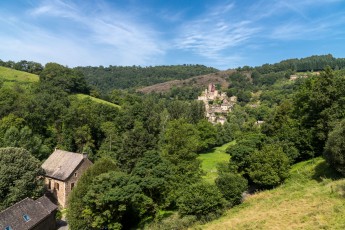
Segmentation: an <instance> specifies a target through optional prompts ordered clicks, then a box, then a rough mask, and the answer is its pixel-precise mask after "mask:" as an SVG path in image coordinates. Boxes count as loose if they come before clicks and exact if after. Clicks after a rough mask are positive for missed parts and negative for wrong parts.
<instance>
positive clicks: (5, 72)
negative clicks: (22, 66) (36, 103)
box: [0, 66, 39, 86]
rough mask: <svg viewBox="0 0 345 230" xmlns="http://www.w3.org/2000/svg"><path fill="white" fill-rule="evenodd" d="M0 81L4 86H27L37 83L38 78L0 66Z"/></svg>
mask: <svg viewBox="0 0 345 230" xmlns="http://www.w3.org/2000/svg"><path fill="white" fill-rule="evenodd" d="M0 80H1V81H3V83H4V86H11V85H13V84H14V83H20V84H27V83H33V82H37V81H38V80H39V77H38V76H37V75H35V74H31V73H26V72H22V71H18V70H14V69H10V68H6V67H2V66H0Z"/></svg>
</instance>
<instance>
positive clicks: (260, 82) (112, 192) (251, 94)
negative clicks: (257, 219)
mask: <svg viewBox="0 0 345 230" xmlns="http://www.w3.org/2000/svg"><path fill="white" fill-rule="evenodd" d="M342 60H343V59H335V58H333V57H332V56H330V55H325V56H312V57H309V58H303V59H291V60H287V61H282V62H280V63H277V64H273V65H269V67H270V69H268V70H267V71H266V70H263V69H265V68H266V67H265V66H266V65H263V66H261V67H253V68H252V67H242V68H238V70H237V71H236V72H234V73H231V74H229V76H228V78H227V80H228V81H229V82H230V86H229V88H228V89H222V90H224V91H225V92H226V93H227V94H228V95H229V96H231V95H235V96H237V97H238V103H237V104H236V105H235V107H234V108H233V110H232V111H231V112H230V113H229V114H228V115H227V122H226V123H225V124H224V125H220V124H217V125H213V124H211V123H209V122H208V121H207V120H206V119H205V117H204V116H205V115H204V114H205V110H204V105H203V104H202V103H201V102H198V101H196V100H190V99H189V98H190V97H188V95H187V96H183V95H184V93H188V91H185V92H184V91H179V94H180V95H181V96H180V97H178V98H176V97H171V96H166V95H160V94H146V95H145V94H138V93H135V92H133V91H130V90H124V89H125V88H132V87H137V86H140V85H146V84H147V85H148V84H153V83H155V82H160V81H166V80H170V79H179V78H187V77H188V76H195V75H199V74H205V73H208V72H212V71H215V69H212V68H206V67H204V66H177V67H176V66H175V67H174V68H173V67H148V68H142V67H128V68H127V67H109V68H103V67H85V68H79V67H78V68H73V69H72V68H68V67H64V66H62V65H59V64H56V63H48V64H46V65H45V66H44V67H42V68H41V69H40V70H38V69H37V70H35V71H37V72H34V71H33V70H32V69H33V67H32V66H39V65H37V64H36V63H34V62H26V61H21V62H20V63H22V64H20V65H17V63H14V62H3V61H1V62H0V63H1V65H3V66H7V67H10V68H13V69H19V70H21V71H26V72H30V73H37V74H39V81H37V82H35V83H32V84H30V85H23V84H20V82H17V83H11V84H7V82H6V81H2V82H1V84H0V147H1V148H0V162H1V165H9V164H11V167H10V168H8V167H1V168H0V178H1V179H0V182H1V183H0V210H3V209H4V208H6V207H8V206H10V205H12V204H14V203H15V202H17V201H19V200H20V199H23V198H25V197H27V196H29V197H38V196H40V195H41V194H42V193H43V192H44V189H43V187H42V184H41V182H40V181H37V180H36V179H35V178H37V176H38V175H41V174H42V172H41V170H40V167H39V165H40V162H42V161H43V160H45V159H46V158H47V157H48V156H49V154H50V153H51V152H52V150H53V149H54V148H55V147H57V148H60V149H64V150H68V151H75V152H85V153H88V155H89V156H90V158H91V159H92V161H93V162H94V165H93V166H92V167H91V168H90V169H89V170H88V171H87V172H86V173H85V174H84V175H83V176H82V178H81V179H80V181H79V182H78V185H77V186H76V187H75V189H74V190H73V192H72V194H71V197H70V199H69V204H68V208H67V220H68V223H69V227H70V228H71V229H78V230H81V229H130V228H143V229H145V228H146V229H182V228H186V227H188V226H190V225H191V224H193V223H195V222H200V223H203V222H206V221H209V220H212V219H215V218H217V217H219V216H220V215H221V214H222V213H223V212H224V210H226V209H229V208H232V207H234V206H235V205H238V204H240V203H241V202H242V194H243V192H246V191H249V192H250V191H256V190H264V189H271V188H274V187H276V186H279V185H281V184H283V183H284V181H285V179H286V178H288V177H289V169H290V167H291V165H292V164H294V163H297V162H300V161H302V160H306V159H311V158H313V157H315V156H323V157H324V158H325V159H326V160H327V162H328V163H329V164H330V165H331V166H332V167H334V168H335V169H336V170H337V171H338V172H339V175H342V176H345V172H344V165H345V160H344V159H345V154H344V153H345V149H344V145H345V144H344V143H345V139H344V130H345V113H344V111H345V103H344V98H345V91H344V89H345V85H344V84H345V81H344V80H345V79H344V78H345V71H344V70H343V69H342V68H343V67H344V66H343V64H341V63H342ZM8 63H12V64H11V65H10V66H9V64H8ZM23 63H24V66H26V67H23ZM291 63H292V65H291ZM285 64H286V66H285ZM16 65H17V66H19V67H15V66H16ZM20 66H21V67H20ZM29 66H30V67H29ZM316 66H317V68H316ZM187 67H189V68H187ZM291 67H293V68H291ZM295 67H296V68H295ZM175 68H176V69H175ZM105 69H107V70H105ZM193 69H194V70H193ZM321 69H322V71H320V72H319V73H314V71H316V70H318V71H319V70H321ZM83 70H84V71H86V72H87V71H89V72H88V73H85V72H84V73H83ZM98 71H100V72H98ZM106 71H108V72H109V74H104V75H102V74H100V73H101V72H104V73H105V72H106ZM116 71H118V72H119V73H117V72H116ZM174 71H176V72H175V74H174ZM299 71H306V72H303V73H298V72H299ZM133 72H136V73H133ZM98 74H99V75H98ZM117 74H118V75H117ZM86 75H88V76H86ZM92 75H95V76H96V75H97V77H95V78H99V80H100V79H103V78H104V79H105V78H109V81H108V82H106V81H104V82H103V83H104V84H107V85H108V86H109V87H106V86H105V85H104V86H100V85H99V84H100V83H97V82H98V80H97V81H95V82H92V81H91V76H92ZM291 75H296V76H298V77H297V78H296V79H293V80H292V79H291V78H290V77H291ZM112 76H119V77H118V79H117V80H115V78H114V79H113V78H112ZM126 76H131V78H126ZM151 77H152V78H151ZM0 78H1V72H0ZM121 79H122V80H121ZM127 80H128V82H127ZM18 81H19V80H18ZM130 81H133V82H132V83H129V82H130ZM103 87H104V88H103ZM94 88H97V89H98V90H100V92H101V93H102V94H103V95H104V97H103V98H106V99H107V100H108V102H111V103H113V104H116V105H117V106H112V105H111V104H110V103H108V104H107V103H99V102H97V101H95V100H91V99H90V98H88V97H86V98H81V97H78V96H77V95H79V94H86V95H88V94H91V95H92V94H93V89H94ZM119 88H120V89H119ZM170 93H171V92H170ZM257 121H262V122H261V123H260V124H258V123H257ZM230 141H235V143H236V144H234V145H230V146H229V147H228V148H227V150H226V151H227V153H228V154H229V155H230V156H231V159H230V161H229V162H227V163H224V164H220V165H219V167H218V170H217V171H218V177H217V179H216V180H215V181H214V183H208V182H206V181H205V180H204V179H203V177H202V176H203V174H204V172H203V171H202V169H201V167H200V163H201V162H200V161H199V160H198V155H200V154H203V153H204V152H207V151H210V150H212V149H213V148H214V147H216V146H221V145H223V144H225V143H229V142H230ZM24 159H27V162H30V164H29V165H30V167H29V165H28V164H25V162H26V161H25V160H24ZM29 172H30V173H29ZM22 175H25V177H23V176H22ZM27 188H31V189H27Z"/></svg>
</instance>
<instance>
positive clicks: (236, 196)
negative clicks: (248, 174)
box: [216, 173, 248, 206]
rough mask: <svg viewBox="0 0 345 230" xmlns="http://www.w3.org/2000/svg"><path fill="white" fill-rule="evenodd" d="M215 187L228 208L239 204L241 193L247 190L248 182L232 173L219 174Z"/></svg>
mask: <svg viewBox="0 0 345 230" xmlns="http://www.w3.org/2000/svg"><path fill="white" fill-rule="evenodd" d="M216 185H217V187H218V189H219V190H220V192H221V193H222V194H223V197H224V198H225V199H226V200H227V201H229V203H230V206H234V205H236V204H240V203H241V200H242V193H243V192H244V191H246V190H247V188H248V181H247V180H246V179H245V178H243V177H242V176H240V175H238V174H234V173H221V174H220V175H219V176H218V178H217V179H216Z"/></svg>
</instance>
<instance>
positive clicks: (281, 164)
mask: <svg viewBox="0 0 345 230" xmlns="http://www.w3.org/2000/svg"><path fill="white" fill-rule="evenodd" d="M289 168H290V165H289V158H288V157H287V156H286V154H285V153H284V152H283V150H282V148H280V147H279V146H276V145H266V146H264V147H263V149H262V150H260V151H255V152H254V153H253V154H252V155H251V156H250V157H249V168H248V175H249V178H250V179H251V180H252V181H253V182H254V183H255V184H257V185H259V186H262V187H273V186H276V185H278V184H280V183H282V182H283V181H284V180H285V179H286V178H287V177H288V176H289Z"/></svg>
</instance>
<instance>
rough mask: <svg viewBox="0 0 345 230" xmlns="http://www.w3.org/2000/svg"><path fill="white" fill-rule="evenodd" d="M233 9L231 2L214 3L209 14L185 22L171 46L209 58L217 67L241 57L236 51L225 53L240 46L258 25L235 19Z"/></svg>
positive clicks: (255, 31) (258, 28) (252, 34)
mask: <svg viewBox="0 0 345 230" xmlns="http://www.w3.org/2000/svg"><path fill="white" fill-rule="evenodd" d="M234 8H235V5H234V4H232V3H231V4H226V5H222V6H216V7H215V8H213V9H210V11H209V13H206V14H204V15H201V16H200V17H199V18H197V19H195V20H192V21H189V22H187V23H185V24H184V25H183V26H182V28H181V29H180V31H179V33H180V34H181V35H180V36H179V37H178V38H177V39H176V40H175V47H176V48H178V49H182V50H187V51H191V52H193V53H195V54H197V55H200V56H203V57H206V58H208V59H211V60H213V61H214V62H217V64H216V65H218V66H224V65H228V66H229V64H230V63H229V62H230V61H231V62H237V61H238V60H239V59H241V57H240V55H239V54H236V53H232V54H229V53H231V49H232V48H235V47H238V46H241V45H244V44H245V43H246V42H247V41H248V40H249V39H251V37H252V36H254V35H255V34H256V33H258V32H259V31H260V27H259V26H254V24H253V23H252V22H251V21H250V20H246V19H237V18H236V17H235V16H234V15H232V10H234ZM229 51H230V52H229Z"/></svg>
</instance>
